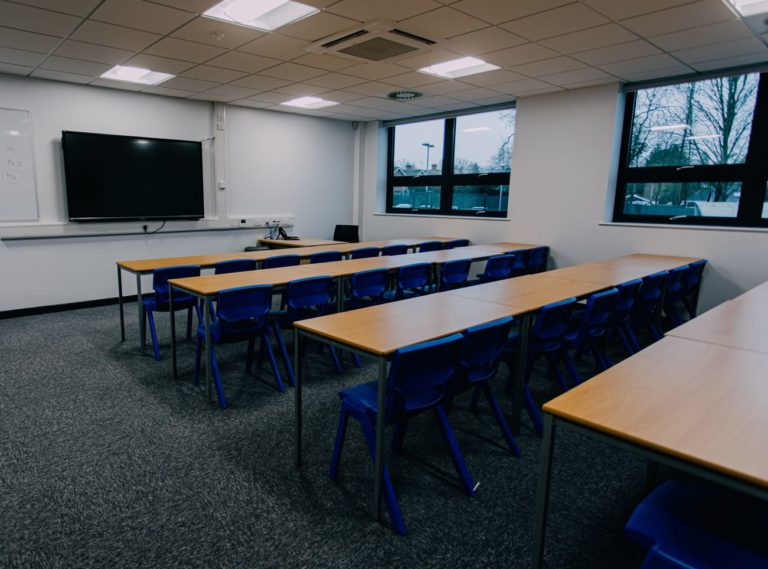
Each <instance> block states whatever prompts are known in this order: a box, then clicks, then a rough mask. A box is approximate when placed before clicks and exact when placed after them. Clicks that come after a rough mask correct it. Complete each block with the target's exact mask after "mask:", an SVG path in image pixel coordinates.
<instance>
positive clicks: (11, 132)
mask: <svg viewBox="0 0 768 569" xmlns="http://www.w3.org/2000/svg"><path fill="white" fill-rule="evenodd" d="M8 134H9V135H11V136H19V135H20V134H21V133H20V132H19V131H18V130H9V131H8Z"/></svg>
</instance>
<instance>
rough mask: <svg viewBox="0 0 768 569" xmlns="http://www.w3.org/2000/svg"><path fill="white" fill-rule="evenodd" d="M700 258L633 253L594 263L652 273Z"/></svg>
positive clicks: (687, 263) (680, 265)
mask: <svg viewBox="0 0 768 569" xmlns="http://www.w3.org/2000/svg"><path fill="white" fill-rule="evenodd" d="M700 260H701V258H700V257H679V256H674V255H649V254H646V253H634V254H632V255H624V256H623V257H616V258H614V259H606V260H604V261H596V262H597V263H602V264H606V265H626V266H630V267H633V266H634V267H648V268H651V269H653V271H652V272H656V271H662V270H667V271H668V270H670V269H674V268H677V267H682V266H683V265H690V264H691V263H693V262H694V261H700Z"/></svg>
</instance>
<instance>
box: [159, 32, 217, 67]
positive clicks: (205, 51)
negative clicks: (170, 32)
mask: <svg viewBox="0 0 768 569" xmlns="http://www.w3.org/2000/svg"><path fill="white" fill-rule="evenodd" d="M226 51H227V50H226V49H224V48H221V47H214V46H212V45H205V44H202V43H197V42H192V41H187V40H182V39H179V38H170V37H166V38H163V39H161V40H160V41H159V42H157V43H156V44H154V45H152V46H150V47H149V48H147V51H146V52H147V53H149V54H152V55H159V56H161V57H170V58H171V59H182V60H184V61H193V62H195V63H203V62H204V61H208V60H209V59H211V58H213V57H216V56H217V55H221V54H222V53H225V52H226Z"/></svg>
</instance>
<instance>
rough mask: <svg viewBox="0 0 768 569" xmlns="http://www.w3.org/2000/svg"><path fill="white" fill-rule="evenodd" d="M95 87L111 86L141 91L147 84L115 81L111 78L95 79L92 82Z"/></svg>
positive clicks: (124, 89)
mask: <svg viewBox="0 0 768 569" xmlns="http://www.w3.org/2000/svg"><path fill="white" fill-rule="evenodd" d="M90 84H91V85H92V86H94V87H109V88H110V89H121V90H123V91H141V90H142V89H144V87H146V85H139V84H137V83H128V82H127V81H113V80H111V79H101V78H99V79H94V80H93V81H91V83H90Z"/></svg>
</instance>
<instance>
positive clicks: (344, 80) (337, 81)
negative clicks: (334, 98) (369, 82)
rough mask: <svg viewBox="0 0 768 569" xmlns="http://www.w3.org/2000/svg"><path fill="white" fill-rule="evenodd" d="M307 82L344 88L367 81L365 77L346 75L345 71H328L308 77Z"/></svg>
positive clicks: (330, 87)
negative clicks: (324, 73)
mask: <svg viewBox="0 0 768 569" xmlns="http://www.w3.org/2000/svg"><path fill="white" fill-rule="evenodd" d="M306 82H307V83H310V84H312V85H318V86H320V87H328V88H329V89H344V88H346V87H350V86H352V85H360V83H364V82H365V79H362V78H360V77H352V76H351V75H344V74H343V73H328V74H326V75H319V76H318V77H313V78H312V79H307V81H306Z"/></svg>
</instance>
